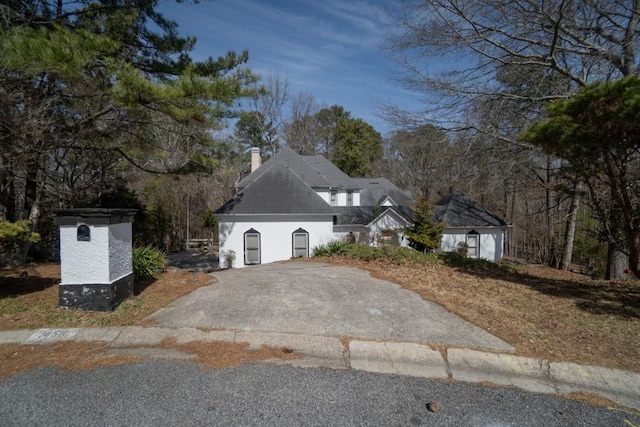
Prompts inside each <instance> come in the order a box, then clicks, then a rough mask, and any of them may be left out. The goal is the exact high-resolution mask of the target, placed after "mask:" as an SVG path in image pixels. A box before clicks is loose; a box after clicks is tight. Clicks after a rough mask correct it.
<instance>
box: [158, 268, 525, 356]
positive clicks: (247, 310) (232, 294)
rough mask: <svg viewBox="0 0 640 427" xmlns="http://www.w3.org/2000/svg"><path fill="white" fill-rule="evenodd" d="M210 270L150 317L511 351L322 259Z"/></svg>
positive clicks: (170, 322)
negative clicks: (206, 282) (208, 282)
mask: <svg viewBox="0 0 640 427" xmlns="http://www.w3.org/2000/svg"><path fill="white" fill-rule="evenodd" d="M213 275H214V276H215V278H216V279H217V280H218V282H217V283H215V284H213V285H212V286H208V287H205V288H200V289H197V290H196V291H194V292H192V293H191V294H189V295H187V296H185V297H182V298H180V299H179V300H177V301H175V302H174V303H173V304H171V305H170V306H168V307H166V308H164V309H162V310H160V311H158V312H157V313H155V314H153V315H152V316H151V318H152V319H154V320H155V321H156V322H157V324H158V326H162V327H171V328H178V327H195V328H204V329H223V330H235V331H238V330H240V331H253V332H277V333H291V334H303V335H315V336H318V335H321V336H332V337H351V338H366V339H371V340H381V341H404V342H406V341H409V342H425V343H434V344H444V345H448V346H461V347H473V348H485V349H491V350H498V351H505V350H506V351H510V350H513V347H512V346H510V345H509V344H508V343H506V342H504V341H502V340H500V339H499V338H497V337H494V336H493V335H491V334H489V333H488V332H486V331H485V330H483V329H481V328H479V327H477V326H475V325H473V324H471V323H469V322H467V321H465V320H463V319H462V318H460V317H458V316H456V315H454V314H452V313H449V312H448V311H446V310H445V309H444V308H442V307H441V306H439V305H437V304H434V303H431V302H428V301H424V300H423V299H422V298H421V297H420V296H419V295H418V294H416V293H414V292H411V291H407V290H404V289H402V288H401V287H400V286H399V285H396V284H393V283H390V282H387V281H384V280H379V279H376V278H373V277H371V275H370V274H369V273H368V272H366V271H363V270H358V269H355V268H350V267H339V266H330V265H328V264H324V263H318V262H285V263H273V264H264V265H259V266H254V267H248V268H243V269H232V270H225V271H221V272H218V273H214V274H213ZM469 297H470V298H472V297H473V296H471V295H470V296H469Z"/></svg>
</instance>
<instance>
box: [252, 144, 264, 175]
mask: <svg viewBox="0 0 640 427" xmlns="http://www.w3.org/2000/svg"><path fill="white" fill-rule="evenodd" d="M261 164H262V159H260V148H258V147H251V172H253V171H255V170H256V169H258V168H259V167H260V165H261Z"/></svg>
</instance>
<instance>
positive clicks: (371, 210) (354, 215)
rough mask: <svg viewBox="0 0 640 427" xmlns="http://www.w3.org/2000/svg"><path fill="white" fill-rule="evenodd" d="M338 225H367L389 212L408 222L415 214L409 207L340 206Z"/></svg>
mask: <svg viewBox="0 0 640 427" xmlns="http://www.w3.org/2000/svg"><path fill="white" fill-rule="evenodd" d="M334 209H335V211H336V212H337V213H338V218H337V222H336V225H366V224H369V223H370V222H371V221H373V220H374V219H376V218H377V217H379V216H380V215H382V214H383V213H385V212H386V211H388V210H393V211H395V212H396V213H398V214H399V215H400V216H402V217H403V218H404V219H406V220H407V221H411V218H412V217H413V212H412V211H411V208H410V207H408V206H339V207H334Z"/></svg>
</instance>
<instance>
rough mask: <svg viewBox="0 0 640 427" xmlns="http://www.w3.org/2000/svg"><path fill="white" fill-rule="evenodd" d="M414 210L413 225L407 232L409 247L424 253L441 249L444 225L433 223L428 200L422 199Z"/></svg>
mask: <svg viewBox="0 0 640 427" xmlns="http://www.w3.org/2000/svg"><path fill="white" fill-rule="evenodd" d="M412 210H413V214H414V218H413V224H412V225H411V226H409V227H407V228H406V230H405V233H406V235H407V237H408V238H409V246H411V247H412V248H414V249H416V250H419V251H422V252H427V251H431V250H434V249H437V248H439V247H440V242H441V240H442V230H443V229H444V224H443V223H438V224H435V223H434V222H433V212H432V210H431V204H430V203H429V202H428V201H427V200H426V199H424V198H420V199H419V200H418V202H417V203H416V205H415V206H414V207H413V208H412Z"/></svg>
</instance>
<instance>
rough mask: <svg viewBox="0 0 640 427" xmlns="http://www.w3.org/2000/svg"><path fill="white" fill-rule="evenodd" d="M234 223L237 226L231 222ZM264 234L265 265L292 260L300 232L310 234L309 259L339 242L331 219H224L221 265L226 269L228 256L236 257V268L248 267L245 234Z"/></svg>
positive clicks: (325, 217)
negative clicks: (295, 237) (320, 247)
mask: <svg viewBox="0 0 640 427" xmlns="http://www.w3.org/2000/svg"><path fill="white" fill-rule="evenodd" d="M230 220H233V221H234V222H229V221H230ZM251 228H253V229H254V230H256V231H258V232H259V233H260V247H261V251H260V257H261V263H262V264H265V263H269V262H275V261H284V260H288V259H290V258H291V256H292V252H293V251H292V248H293V242H292V235H293V232H294V231H296V230H297V229H299V228H302V229H304V230H305V231H307V232H308V233H309V255H310V256H311V255H312V254H313V248H314V247H316V246H318V245H325V244H327V243H329V242H330V241H332V240H334V239H335V236H334V234H333V217H332V216H328V215H286V216H283V215H277V216H276V215H255V216H249V215H247V216H236V217H233V218H225V217H220V220H219V230H220V234H219V237H220V262H221V266H223V267H224V266H225V265H224V254H225V253H226V252H228V251H230V250H233V251H234V252H235V253H236V260H235V264H234V268H242V267H246V266H245V265H244V233H245V232H246V231H248V230H249V229H251Z"/></svg>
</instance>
